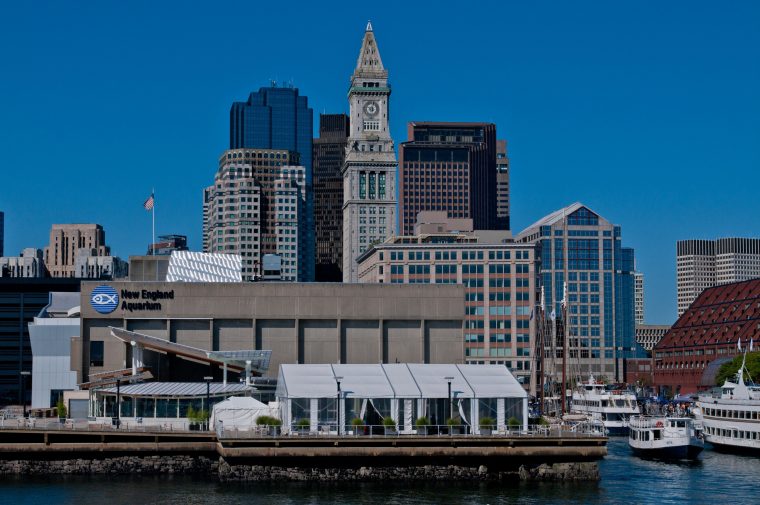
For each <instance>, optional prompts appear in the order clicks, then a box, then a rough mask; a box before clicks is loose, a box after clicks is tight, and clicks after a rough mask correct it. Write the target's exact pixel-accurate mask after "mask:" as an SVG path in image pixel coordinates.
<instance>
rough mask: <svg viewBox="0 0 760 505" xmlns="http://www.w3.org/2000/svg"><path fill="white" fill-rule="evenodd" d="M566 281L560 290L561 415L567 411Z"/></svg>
mask: <svg viewBox="0 0 760 505" xmlns="http://www.w3.org/2000/svg"><path fill="white" fill-rule="evenodd" d="M566 391H567V282H565V283H564V285H563V291H562V415H565V414H566V413H567V405H566V404H565V403H566V401H567V394H566Z"/></svg>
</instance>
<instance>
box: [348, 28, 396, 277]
mask: <svg viewBox="0 0 760 505" xmlns="http://www.w3.org/2000/svg"><path fill="white" fill-rule="evenodd" d="M390 95H391V88H390V85H389V84H388V71H387V70H386V69H385V67H383V61H382V59H381V58H380V50H379V49H378V47H377V43H376V41H375V34H374V33H373V31H372V24H371V23H367V28H366V30H365V32H364V39H363V40H362V47H361V50H360V52H359V58H358V59H357V61H356V68H355V69H354V73H353V75H352V76H351V87H350V88H349V90H348V102H349V105H350V112H351V114H350V117H351V131H350V135H349V139H348V146H347V147H346V160H345V162H344V164H343V170H342V175H343V281H344V282H357V280H358V272H357V263H356V259H357V258H358V257H359V256H360V255H361V254H363V253H364V251H366V250H367V249H368V248H369V246H370V245H371V244H374V243H378V242H383V241H384V240H385V239H387V238H388V237H391V236H393V234H394V232H395V225H396V166H397V163H396V153H395V151H394V147H393V140H392V139H391V133H390V123H389V120H390V115H389V114H390V111H389V99H390Z"/></svg>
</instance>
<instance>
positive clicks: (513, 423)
mask: <svg viewBox="0 0 760 505" xmlns="http://www.w3.org/2000/svg"><path fill="white" fill-rule="evenodd" d="M541 419H543V417H542V418H541ZM507 426H509V427H510V428H519V427H520V420H519V419H517V418H516V417H515V416H512V417H510V418H509V420H508V421H507Z"/></svg>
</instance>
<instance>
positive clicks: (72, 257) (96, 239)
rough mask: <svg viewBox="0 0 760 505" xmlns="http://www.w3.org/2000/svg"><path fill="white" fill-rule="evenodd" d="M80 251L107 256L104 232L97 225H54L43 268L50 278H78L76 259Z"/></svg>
mask: <svg viewBox="0 0 760 505" xmlns="http://www.w3.org/2000/svg"><path fill="white" fill-rule="evenodd" d="M80 249H87V250H89V251H91V253H90V254H89V255H91V256H109V255H110V254H111V252H110V249H109V248H108V247H107V246H106V232H105V230H103V227H102V226H100V225H99V224H54V225H53V228H52V229H51V230H50V244H49V245H48V246H47V247H46V248H45V266H46V267H47V269H48V272H49V273H50V277H79V276H78V275H77V268H76V258H77V256H78V254H79V250H80Z"/></svg>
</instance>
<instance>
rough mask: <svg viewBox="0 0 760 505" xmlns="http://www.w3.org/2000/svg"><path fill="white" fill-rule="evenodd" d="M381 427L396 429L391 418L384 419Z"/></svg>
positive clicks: (394, 421) (394, 422)
mask: <svg viewBox="0 0 760 505" xmlns="http://www.w3.org/2000/svg"><path fill="white" fill-rule="evenodd" d="M383 426H385V427H386V428H395V427H396V420H395V419H393V418H392V417H384V418H383Z"/></svg>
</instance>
